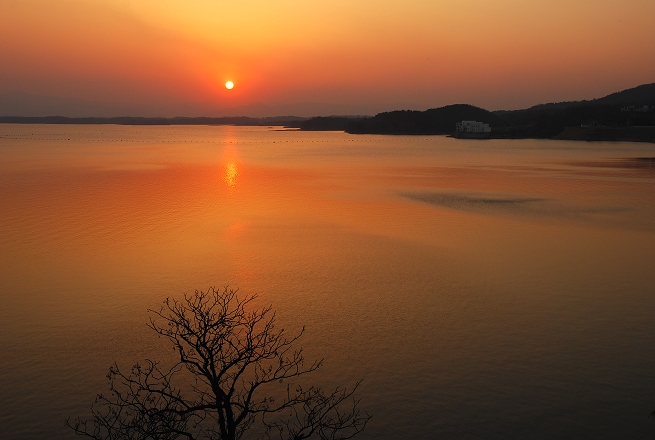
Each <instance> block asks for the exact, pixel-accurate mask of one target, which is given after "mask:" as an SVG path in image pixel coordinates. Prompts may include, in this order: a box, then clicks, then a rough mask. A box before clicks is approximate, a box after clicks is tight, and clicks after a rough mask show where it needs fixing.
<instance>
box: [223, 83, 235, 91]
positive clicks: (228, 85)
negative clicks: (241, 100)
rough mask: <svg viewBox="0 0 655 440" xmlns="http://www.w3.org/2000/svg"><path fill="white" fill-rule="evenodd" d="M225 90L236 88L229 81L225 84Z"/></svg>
mask: <svg viewBox="0 0 655 440" xmlns="http://www.w3.org/2000/svg"><path fill="white" fill-rule="evenodd" d="M225 88H226V89H228V90H232V89H233V88H234V83H233V82H232V81H228V82H226V83H225Z"/></svg>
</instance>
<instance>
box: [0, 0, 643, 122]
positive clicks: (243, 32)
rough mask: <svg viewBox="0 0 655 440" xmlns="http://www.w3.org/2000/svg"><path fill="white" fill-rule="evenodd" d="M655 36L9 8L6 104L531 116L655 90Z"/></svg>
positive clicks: (489, 5)
mask: <svg viewBox="0 0 655 440" xmlns="http://www.w3.org/2000/svg"><path fill="white" fill-rule="evenodd" d="M653 23H655V2H654V1H653V0H622V1H616V0H549V1H547V2H546V1H541V2H538V1H534V0H496V1H488V0H487V1H484V0H468V1H466V2H463V1H461V0H405V1H398V0H375V1H373V0H312V1H307V0H280V1H271V0H239V1H230V2H228V1H223V0H185V1H184V2H181V1H177V0H0V59H1V60H2V61H1V63H2V68H0V95H2V94H7V93H12V92H23V93H28V94H31V95H46V96H51V97H58V98H71V99H73V100H82V101H85V102H87V103H90V104H94V105H96V108H97V109H98V110H97V113H104V114H106V115H110V114H112V113H120V114H133V115H151V116H156V115H160V116H175V115H189V116H196V115H208V116H222V115H231V114H246V115H253V116H263V115H279V114H297V115H305V116H308V115H317V114H336V113H340V114H344V113H347V114H375V113H377V112H380V111H385V110H393V109H399V108H409V109H418V110H423V109H426V108H431V107H439V106H443V105H447V104H453V103H460V102H465V103H470V104H474V105H478V106H481V107H484V108H487V109H489V110H497V109H513V108H524V107H528V106H531V105H534V104H538V103H543V102H552V101H563V100H578V99H592V98H596V97H601V96H604V95H606V94H609V93H612V92H615V91H619V90H622V89H626V88H630V87H634V86H637V85H640V84H643V83H651V82H655V26H654V25H653ZM228 79H230V80H232V81H234V83H235V84H236V87H235V88H234V90H232V91H227V90H226V89H225V88H224V86H223V84H224V83H225V81H227V80H228ZM75 102H77V101H75ZM100 109H102V110H100Z"/></svg>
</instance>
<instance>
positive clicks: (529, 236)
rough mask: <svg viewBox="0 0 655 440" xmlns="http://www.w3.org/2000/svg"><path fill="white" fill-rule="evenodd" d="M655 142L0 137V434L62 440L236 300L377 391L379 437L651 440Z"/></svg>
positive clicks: (191, 132) (333, 371) (158, 131)
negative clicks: (168, 341)
mask: <svg viewBox="0 0 655 440" xmlns="http://www.w3.org/2000/svg"><path fill="white" fill-rule="evenodd" d="M654 156H655V146H654V145H652V144H631V143H581V142H565V141H547V140H488V141H475V140H456V139H451V138H446V137H442V136H423V137H395V136H352V135H348V134H344V133H336V132H296V131H283V130H278V129H272V128H266V127H204V126H203V127H179V126H178V127H175V126H168V127H166V126H164V127H124V126H109V125H107V126H82V125H77V126H45V125H44V126H36V125H2V126H0V185H2V186H1V187H2V191H0V299H1V303H2V306H1V307H0V353H2V355H1V356H0V385H1V386H0V432H1V433H2V437H3V438H7V439H19V438H34V439H60V438H72V437H73V434H72V432H70V430H68V429H67V428H65V427H64V426H63V423H64V420H65V418H66V417H67V416H75V415H78V414H86V413H87V410H88V406H89V405H90V403H91V402H92V400H93V397H94V395H95V394H96V393H97V392H102V391H105V389H106V384H105V379H104V375H105V374H106V372H107V369H108V367H109V366H110V365H111V364H112V363H113V362H114V361H118V363H119V364H120V365H124V366H129V365H131V363H132V362H135V361H139V360H143V359H146V358H153V359H165V358H167V357H168V356H169V352H168V347H167V346H166V345H165V343H164V341H161V340H158V339H157V338H155V337H153V336H152V335H151V332H150V331H149V330H148V329H147V327H146V326H145V323H146V321H147V317H148V315H147V309H148V308H156V307H157V306H158V304H159V303H161V301H162V300H163V299H164V298H166V297H167V296H178V295H180V294H181V293H183V292H192V291H193V290H195V289H206V288H207V287H208V286H223V285H226V284H229V285H230V286H232V287H238V288H239V289H240V290H241V291H242V292H243V293H244V294H252V293H258V294H259V295H260V297H259V300H258V301H259V303H260V304H261V305H265V304H272V305H273V307H274V308H275V309H276V310H277V312H278V319H279V323H280V325H281V326H283V327H285V328H288V329H298V328H300V326H302V325H303V324H304V325H306V326H307V332H306V335H305V336H303V338H302V340H303V346H304V347H305V349H306V350H307V354H308V357H309V358H313V357H316V358H319V357H324V358H325V367H324V368H323V369H322V370H319V372H318V373H317V378H318V380H319V382H324V383H325V384H328V385H329V384H335V385H336V384H346V385H350V384H353V383H354V382H355V381H356V380H358V379H360V378H363V379H364V382H363V384H362V388H361V390H360V391H361V393H360V397H361V399H362V407H363V408H365V409H366V410H367V411H368V412H369V413H370V414H371V415H372V416H373V419H372V420H371V422H370V425H369V426H368V427H367V429H366V431H364V433H363V434H362V435H361V437H358V438H361V439H395V438H416V439H423V438H425V439H427V438H454V439H457V438H466V439H471V438H480V439H490V438H498V439H505V438H517V439H519V438H544V439H551V438H608V439H610V438H611V439H614V438H648V437H649V436H652V435H653V434H654V433H655V421H653V420H649V419H648V418H647V417H648V414H649V413H650V412H651V411H653V410H654V409H655V375H654V374H653V371H654V367H655V319H653V316H655V271H653V267H654V263H655V204H654V203H653V201H654V200H655V167H653V166H652V163H651V162H649V161H643V160H642V161H639V160H631V159H634V158H644V157H654Z"/></svg>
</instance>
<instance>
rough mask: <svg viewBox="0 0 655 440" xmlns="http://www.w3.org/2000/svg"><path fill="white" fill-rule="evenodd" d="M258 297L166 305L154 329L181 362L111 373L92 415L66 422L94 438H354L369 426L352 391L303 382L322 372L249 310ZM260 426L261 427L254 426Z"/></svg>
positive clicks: (231, 294)
mask: <svg viewBox="0 0 655 440" xmlns="http://www.w3.org/2000/svg"><path fill="white" fill-rule="evenodd" d="M254 299H255V297H254V296H246V297H243V298H239V297H238V296H237V291H235V290H231V289H228V288H227V287H226V288H225V289H224V290H223V291H219V290H216V289H214V288H210V289H209V290H207V291H206V292H202V291H196V292H195V294H193V295H185V296H184V299H183V300H180V301H178V300H175V299H166V301H164V304H163V305H162V306H161V308H160V309H159V310H150V312H151V313H152V315H153V316H152V317H151V319H150V322H149V324H148V326H149V327H150V328H151V329H153V330H154V331H155V332H157V333H158V334H159V335H160V336H162V337H164V338H165V339H167V340H168V341H169V342H170V343H172V345H173V346H174V348H175V350H176V353H177V355H176V357H177V358H179V361H177V362H176V363H175V364H174V365H173V366H172V367H170V368H164V367H162V365H161V364H160V363H159V362H154V361H150V360H148V361H146V362H145V364H144V365H139V364H137V365H134V366H133V367H132V369H131V370H130V372H129V373H124V372H122V371H121V370H120V369H119V368H118V366H117V365H114V366H112V367H111V368H110V370H109V373H108V374H107V378H108V380H109V393H108V394H106V395H104V394H100V395H98V396H97V397H96V400H95V402H94V404H93V405H92V407H91V414H92V416H91V418H90V419H82V418H80V417H78V418H76V419H74V420H71V419H69V420H67V421H66V424H67V425H68V426H70V427H71V428H72V429H74V430H75V432H76V433H77V434H80V435H86V436H88V437H91V438H93V439H105V440H107V439H144V440H145V439H163V440H168V439H220V440H236V439H240V438H242V437H243V435H244V433H246V431H248V430H249V429H251V428H253V429H252V430H251V431H250V433H253V434H256V436H257V437H259V438H265V439H293V440H300V439H309V438H316V439H321V440H327V439H329V440H339V439H349V438H352V437H353V436H355V435H356V434H358V433H359V432H361V431H362V430H363V429H364V427H365V426H366V423H367V422H368V420H369V418H370V417H369V416H368V414H366V413H362V412H361V411H360V409H359V407H358V404H359V401H358V400H356V399H355V398H354V397H353V394H354V392H355V390H356V389H357V387H358V386H359V382H358V383H357V384H355V386H354V387H353V388H352V389H350V390H347V389H346V388H342V387H337V388H336V389H334V390H333V391H327V392H326V391H325V390H323V389H322V388H320V387H316V386H303V385H302V384H300V383H296V382H301V376H304V375H306V374H308V373H311V372H313V371H315V370H316V369H318V368H319V367H320V366H321V363H322V360H319V361H315V362H312V363H307V364H306V363H305V359H304V356H303V351H302V349H301V348H295V345H296V341H297V340H298V338H300V336H302V334H303V332H304V328H303V329H302V330H301V331H300V332H299V333H298V334H295V335H292V336H287V334H286V333H285V331H284V330H283V329H280V330H278V329H277V328H276V327H275V313H274V312H272V310H271V307H267V308H264V309H261V310H256V311H249V309H250V306H251V303H252V301H253V300H254ZM255 425H256V426H255Z"/></svg>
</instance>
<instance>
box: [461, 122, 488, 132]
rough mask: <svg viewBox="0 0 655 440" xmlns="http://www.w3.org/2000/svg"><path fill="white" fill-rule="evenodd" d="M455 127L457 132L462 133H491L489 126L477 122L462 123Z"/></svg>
mask: <svg viewBox="0 0 655 440" xmlns="http://www.w3.org/2000/svg"><path fill="white" fill-rule="evenodd" d="M455 125H456V128H457V131H458V132H462V133H491V127H490V126H489V124H485V123H483V122H478V121H462V122H458V123H457V124H455Z"/></svg>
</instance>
